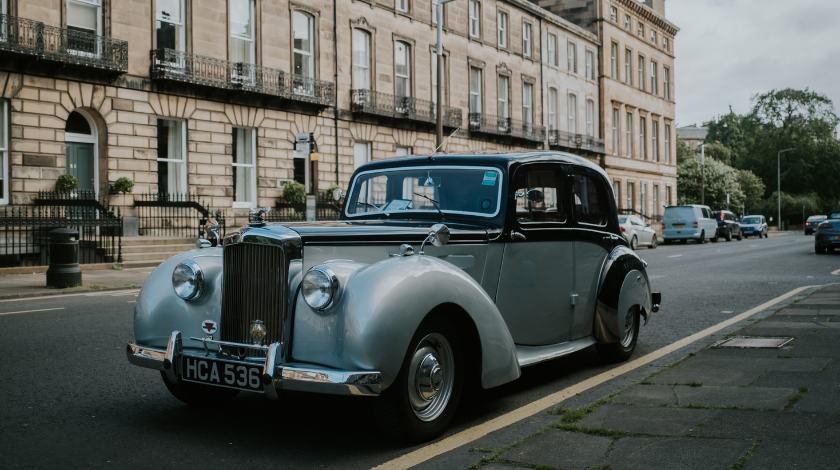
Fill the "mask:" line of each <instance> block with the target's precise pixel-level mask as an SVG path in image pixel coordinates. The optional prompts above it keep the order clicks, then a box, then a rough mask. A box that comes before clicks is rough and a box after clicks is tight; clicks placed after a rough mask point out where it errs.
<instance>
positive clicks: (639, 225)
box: [633, 216, 650, 245]
mask: <svg viewBox="0 0 840 470" xmlns="http://www.w3.org/2000/svg"><path fill="white" fill-rule="evenodd" d="M633 230H634V231H635V232H636V236H637V237H639V244H640V245H650V232H649V231H648V230H647V228H646V227H645V224H644V223H643V222H642V219H640V218H638V217H636V216H633Z"/></svg>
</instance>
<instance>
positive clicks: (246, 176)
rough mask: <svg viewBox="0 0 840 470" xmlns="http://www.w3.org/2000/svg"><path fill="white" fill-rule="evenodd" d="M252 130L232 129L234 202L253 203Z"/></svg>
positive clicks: (254, 195) (254, 194)
mask: <svg viewBox="0 0 840 470" xmlns="http://www.w3.org/2000/svg"><path fill="white" fill-rule="evenodd" d="M254 170H255V169H254V130H253V129H243V128H234V129H233V177H234V185H235V186H234V198H233V200H234V203H238V204H242V205H243V206H244V207H247V205H248V204H254V203H255V202H256V201H255V198H256V192H255V189H256V188H255V181H254V180H255V178H254V177H255V175H256V173H255V171H254Z"/></svg>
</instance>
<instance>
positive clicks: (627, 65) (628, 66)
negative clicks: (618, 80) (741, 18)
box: [624, 50, 633, 85]
mask: <svg viewBox="0 0 840 470" xmlns="http://www.w3.org/2000/svg"><path fill="white" fill-rule="evenodd" d="M624 83H626V84H627V85H632V84H633V53H632V52H630V51H629V50H626V51H624Z"/></svg>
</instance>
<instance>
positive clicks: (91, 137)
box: [64, 111, 99, 194]
mask: <svg viewBox="0 0 840 470" xmlns="http://www.w3.org/2000/svg"><path fill="white" fill-rule="evenodd" d="M64 131H65V133H64V136H65V137H64V141H65V151H64V152H65V153H64V156H65V172H66V173H67V174H70V175H73V176H75V177H76V178H77V179H78V180H79V191H86V192H88V191H89V192H90V194H95V193H96V188H98V187H99V168H98V167H99V159H98V158H97V157H96V155H97V154H98V149H97V146H98V143H97V136H96V127H95V126H94V124H93V120H92V119H90V117H89V116H87V115H85V114H84V113H83V112H80V111H73V112H72V113H70V116H68V117H67V125H66V126H65V128H64Z"/></svg>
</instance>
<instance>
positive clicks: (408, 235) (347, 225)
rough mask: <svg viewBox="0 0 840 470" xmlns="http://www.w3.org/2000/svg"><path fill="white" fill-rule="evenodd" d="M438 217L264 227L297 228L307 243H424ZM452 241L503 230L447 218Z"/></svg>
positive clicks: (270, 228) (484, 237) (486, 238)
mask: <svg viewBox="0 0 840 470" xmlns="http://www.w3.org/2000/svg"><path fill="white" fill-rule="evenodd" d="M435 223H437V222H434V221H389V220H368V221H358V222H349V221H329V222H326V221H325V222H299V223H296V222H290V223H273V224H272V223H270V224H268V225H266V226H265V227H262V230H267V231H283V230H285V229H291V230H294V231H295V232H297V233H298V234H299V235H300V237H301V241H302V242H303V243H304V244H368V243H377V244H378V243H387V244H391V243H420V242H422V241H423V240H424V239H425V238H426V236H427V235H428V234H429V229H430V228H431V226H432V225H434V224H435ZM445 225H446V226H447V227H448V228H449V231H450V234H451V236H450V243H487V242H488V241H490V240H492V239H495V238H498V237H499V236H500V235H501V231H500V230H498V229H491V228H488V227H481V226H478V225H468V224H463V223H455V222H446V223H445Z"/></svg>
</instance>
